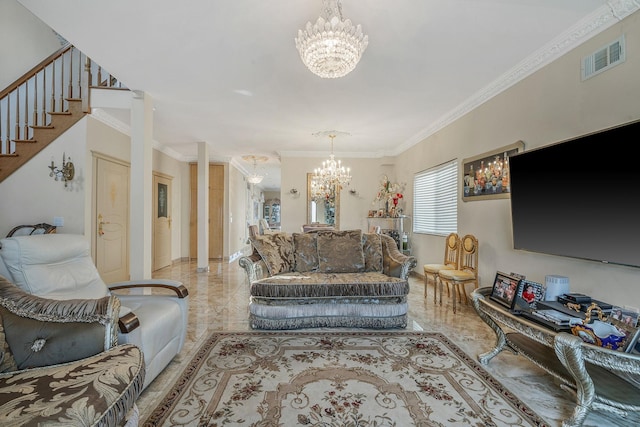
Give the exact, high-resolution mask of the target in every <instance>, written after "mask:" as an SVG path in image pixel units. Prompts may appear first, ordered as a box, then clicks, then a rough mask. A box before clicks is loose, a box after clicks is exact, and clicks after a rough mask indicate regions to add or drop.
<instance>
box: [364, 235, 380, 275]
mask: <svg viewBox="0 0 640 427" xmlns="http://www.w3.org/2000/svg"><path fill="white" fill-rule="evenodd" d="M362 239H363V244H362V252H363V254H364V271H367V272H369V271H373V272H375V273H382V266H383V261H382V238H381V237H380V235H379V234H377V233H364V234H363V235H362Z"/></svg>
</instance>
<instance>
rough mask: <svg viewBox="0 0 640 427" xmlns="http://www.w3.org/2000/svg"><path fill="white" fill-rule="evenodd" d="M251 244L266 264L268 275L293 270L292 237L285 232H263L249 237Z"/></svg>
mask: <svg viewBox="0 0 640 427" xmlns="http://www.w3.org/2000/svg"><path fill="white" fill-rule="evenodd" d="M250 240H251V244H252V245H253V247H254V248H255V249H256V251H258V253H259V254H260V257H262V260H263V261H264V263H265V264H266V265H267V270H269V275H270V276H274V275H276V274H280V273H286V272H289V271H293V266H294V264H295V259H294V257H293V237H291V235H290V234H287V233H273V234H263V235H259V236H255V237H253V238H250Z"/></svg>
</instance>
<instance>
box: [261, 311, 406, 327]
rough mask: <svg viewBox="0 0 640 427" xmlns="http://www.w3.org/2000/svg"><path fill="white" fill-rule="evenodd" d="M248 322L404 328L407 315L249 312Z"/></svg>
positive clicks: (275, 325)
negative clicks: (292, 315) (271, 315)
mask: <svg viewBox="0 0 640 427" xmlns="http://www.w3.org/2000/svg"><path fill="white" fill-rule="evenodd" d="M249 324H250V325H251V327H252V328H253V329H301V328H336V327H345V328H370V329H389V328H406V327H407V315H406V314H405V315H402V316H395V317H386V318H379V317H360V316H358V317H347V316H336V317H326V316H322V317H299V318H295V319H264V318H261V317H258V316H254V315H253V314H249Z"/></svg>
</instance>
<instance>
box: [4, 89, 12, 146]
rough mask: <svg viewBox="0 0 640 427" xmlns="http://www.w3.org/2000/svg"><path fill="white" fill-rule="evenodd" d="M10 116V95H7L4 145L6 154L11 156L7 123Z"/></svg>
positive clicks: (9, 131) (9, 129) (9, 130)
mask: <svg viewBox="0 0 640 427" xmlns="http://www.w3.org/2000/svg"><path fill="white" fill-rule="evenodd" d="M10 116H11V94H9V95H7V130H6V132H7V133H6V134H5V137H6V143H5V148H6V150H7V154H11V141H10V139H9V138H10V135H9V134H10V133H11V128H10V127H9V121H10Z"/></svg>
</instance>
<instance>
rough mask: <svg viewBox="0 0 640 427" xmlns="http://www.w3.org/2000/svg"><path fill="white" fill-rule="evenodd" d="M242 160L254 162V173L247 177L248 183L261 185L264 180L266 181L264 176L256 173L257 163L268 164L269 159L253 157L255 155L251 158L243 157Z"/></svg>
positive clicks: (250, 156)
mask: <svg viewBox="0 0 640 427" xmlns="http://www.w3.org/2000/svg"><path fill="white" fill-rule="evenodd" d="M242 159H243V160H245V161H247V162H249V161H253V173H252V174H250V175H247V182H248V183H249V184H254V185H255V184H260V183H261V182H262V180H263V179H264V176H262V175H258V172H257V171H256V164H257V162H261V163H262V162H266V161H267V157H265V156H253V155H249V156H242Z"/></svg>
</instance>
